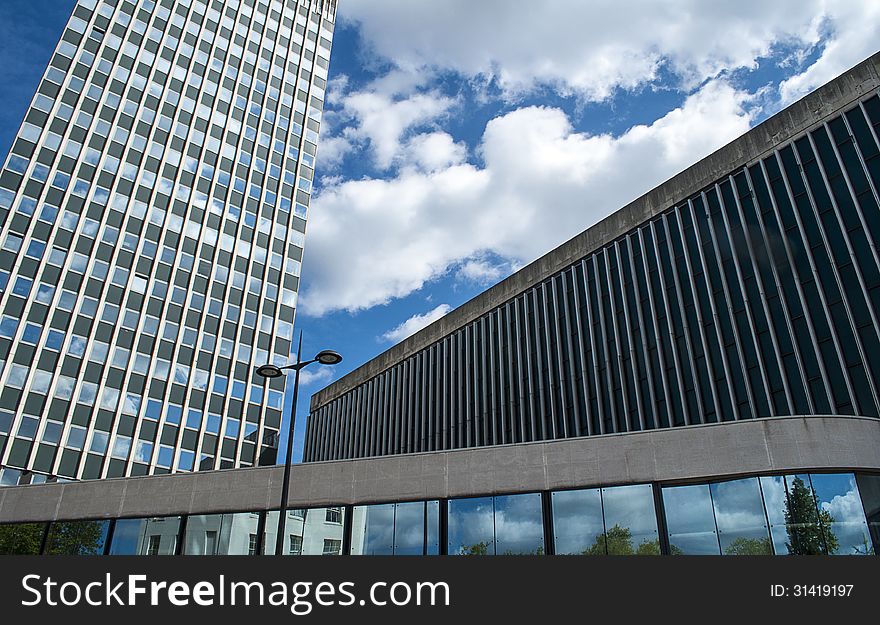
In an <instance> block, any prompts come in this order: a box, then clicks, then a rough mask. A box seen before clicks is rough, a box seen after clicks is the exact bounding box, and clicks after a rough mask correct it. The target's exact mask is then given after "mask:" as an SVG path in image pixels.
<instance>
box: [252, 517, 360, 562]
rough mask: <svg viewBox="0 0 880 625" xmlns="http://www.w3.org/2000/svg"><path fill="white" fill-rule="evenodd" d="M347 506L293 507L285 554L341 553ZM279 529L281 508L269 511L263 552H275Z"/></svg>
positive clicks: (287, 522)
mask: <svg viewBox="0 0 880 625" xmlns="http://www.w3.org/2000/svg"><path fill="white" fill-rule="evenodd" d="M345 522H346V519H345V508H343V507H341V506H331V507H328V508H309V509H302V508H289V509H288V510H287V519H286V520H285V522H284V531H285V533H286V534H287V539H286V540H285V541H284V548H283V553H282V555H285V556H290V555H293V556H299V555H303V556H320V555H341V554H342V541H343V537H344V536H345ZM277 531H278V511H277V510H272V511H271V512H267V513H266V531H265V533H264V535H263V553H265V554H266V555H274V553H275V542H276V540H275V536H276V532H277Z"/></svg>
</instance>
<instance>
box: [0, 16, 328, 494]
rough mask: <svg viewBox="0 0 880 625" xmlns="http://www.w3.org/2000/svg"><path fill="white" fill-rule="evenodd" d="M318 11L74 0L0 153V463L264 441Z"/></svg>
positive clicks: (87, 459) (110, 458)
mask: <svg viewBox="0 0 880 625" xmlns="http://www.w3.org/2000/svg"><path fill="white" fill-rule="evenodd" d="M335 11H336V6H335V2H324V1H321V0H100V1H99V0H79V1H78V2H77V4H76V6H75V8H74V10H73V14H72V15H71V17H70V20H69V22H68V24H67V27H66V28H65V30H64V33H63V35H62V37H61V40H60V42H59V44H58V47H57V48H56V51H55V54H54V55H53V57H52V59H51V62H50V64H49V67H48V68H47V70H46V73H45V75H44V77H43V80H42V82H41V83H40V86H39V89H38V91H37V93H36V95H35V97H34V99H33V102H32V104H31V106H30V108H29V109H28V111H27V113H26V116H25V119H24V122H23V123H22V125H21V129H20V131H19V133H18V136H17V138H16V140H15V142H14V144H13V146H12V150H11V152H10V154H9V156H8V159H7V160H6V163H5V166H4V168H3V170H2V173H0V225H2V231H0V245H2V249H0V389H2V390H0V480H2V483H3V484H4V485H10V484H16V483H34V482H42V481H46V480H52V479H55V478H58V479H95V478H104V477H118V476H128V475H146V474H156V473H169V472H177V471H193V470H207V469H219V468H228V467H239V466H242V467H243V466H251V465H255V464H264V463H268V464H273V463H274V462H275V455H276V449H277V439H278V431H279V428H280V423H281V412H282V403H283V401H282V400H283V393H284V378H280V379H278V380H273V381H271V382H269V383H265V382H264V381H263V379H262V378H258V377H255V376H254V375H253V371H254V368H255V366H256V365H258V364H261V363H264V362H269V361H271V362H275V363H282V362H286V361H287V359H288V357H289V356H290V350H291V339H292V333H293V319H294V310H295V307H296V295H297V288H298V284H299V273H300V262H301V258H302V248H303V238H304V232H305V223H306V221H305V220H306V213H307V211H308V205H309V194H310V191H311V186H312V178H313V171H314V166H315V154H316V144H317V140H318V132H319V129H320V122H321V110H322V105H323V98H324V89H325V87H326V79H327V70H328V65H329V57H330V43H331V40H332V32H333V20H334V16H335Z"/></svg>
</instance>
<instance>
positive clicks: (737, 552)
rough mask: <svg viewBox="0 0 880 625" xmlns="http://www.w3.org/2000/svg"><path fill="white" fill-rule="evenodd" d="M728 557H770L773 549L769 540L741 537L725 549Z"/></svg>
mask: <svg viewBox="0 0 880 625" xmlns="http://www.w3.org/2000/svg"><path fill="white" fill-rule="evenodd" d="M724 553H725V555H728V556H769V555H773V548H772V547H771V545H770V539H769V538H746V537H745V536H740V537H739V538H737V539H736V540H734V541H733V542H732V543H730V544H729V545H727V547H726V548H725V549H724Z"/></svg>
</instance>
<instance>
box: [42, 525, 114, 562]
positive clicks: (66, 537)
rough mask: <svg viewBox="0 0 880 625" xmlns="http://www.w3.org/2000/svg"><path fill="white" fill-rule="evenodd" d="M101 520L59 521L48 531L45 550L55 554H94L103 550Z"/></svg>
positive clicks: (102, 526)
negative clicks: (47, 541)
mask: <svg viewBox="0 0 880 625" xmlns="http://www.w3.org/2000/svg"><path fill="white" fill-rule="evenodd" d="M103 537H104V524H103V522H102V521H75V522H59V523H55V524H53V525H52V528H51V529H50V531H49V543H48V546H47V548H46V551H47V552H48V553H51V554H55V555H73V556H94V555H100V554H101V553H102V552H103V546H104V544H103V542H104V541H103Z"/></svg>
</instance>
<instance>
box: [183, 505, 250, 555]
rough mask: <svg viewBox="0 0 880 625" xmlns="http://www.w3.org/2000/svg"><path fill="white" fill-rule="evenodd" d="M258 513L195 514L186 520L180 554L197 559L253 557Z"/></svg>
mask: <svg viewBox="0 0 880 625" xmlns="http://www.w3.org/2000/svg"><path fill="white" fill-rule="evenodd" d="M259 523H260V513H259V512H240V513H233V514H194V515H191V516H189V517H188V518H187V520H186V535H185V537H184V543H183V553H184V554H186V555H197V556H217V555H230V556H242V555H244V556H246V555H256V546H257V526H258V525H259Z"/></svg>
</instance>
